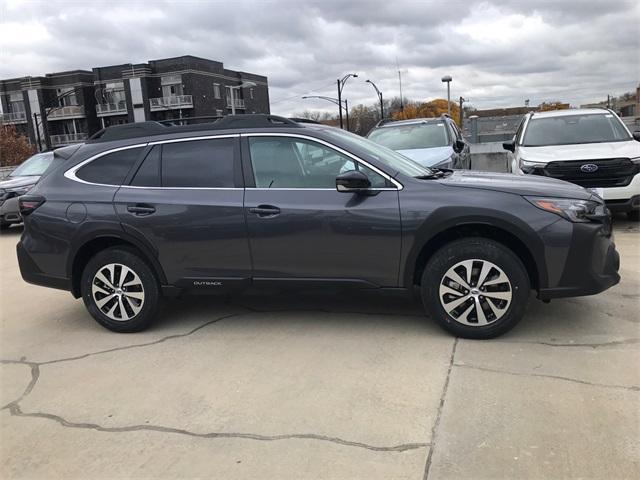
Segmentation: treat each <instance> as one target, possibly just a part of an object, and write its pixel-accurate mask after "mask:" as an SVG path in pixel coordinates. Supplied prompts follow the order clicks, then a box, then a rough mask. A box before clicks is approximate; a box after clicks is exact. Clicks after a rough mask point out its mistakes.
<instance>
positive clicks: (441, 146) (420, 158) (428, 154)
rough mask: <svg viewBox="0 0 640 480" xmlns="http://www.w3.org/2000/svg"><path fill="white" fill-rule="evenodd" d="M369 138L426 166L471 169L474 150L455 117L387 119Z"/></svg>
mask: <svg viewBox="0 0 640 480" xmlns="http://www.w3.org/2000/svg"><path fill="white" fill-rule="evenodd" d="M367 138H368V139H369V140H372V141H374V142H376V143H379V144H380V145H383V146H385V147H387V148H390V149H391V150H395V151H396V152H398V153H401V154H403V155H404V156H406V157H409V158H410V159H411V160H413V161H415V162H416V163H419V164H420V165H422V166H425V167H436V168H465V169H470V168H471V151H470V149H469V144H468V143H467V142H466V141H465V139H464V137H463V136H462V132H461V131H460V129H459V128H458V126H457V125H456V122H454V121H453V120H452V119H451V117H449V116H448V115H443V116H442V117H440V118H414V119H411V120H398V121H393V120H383V121H381V122H379V123H378V125H376V126H375V127H374V128H372V129H371V131H370V132H369V133H368V134H367Z"/></svg>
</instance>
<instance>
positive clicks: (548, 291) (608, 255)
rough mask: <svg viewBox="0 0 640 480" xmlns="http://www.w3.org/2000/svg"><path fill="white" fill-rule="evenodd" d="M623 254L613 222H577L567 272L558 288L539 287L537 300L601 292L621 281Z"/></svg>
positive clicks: (565, 271)
mask: <svg viewBox="0 0 640 480" xmlns="http://www.w3.org/2000/svg"><path fill="white" fill-rule="evenodd" d="M619 269H620V255H619V254H618V252H617V251H616V247H615V244H614V242H613V236H612V234H611V226H610V222H607V224H606V225H604V224H598V223H575V224H573V234H572V240H571V245H570V247H569V252H568V254H567V258H566V261H565V266H564V270H563V272H562V275H561V277H560V281H559V282H558V284H557V286H554V287H552V288H540V289H539V291H538V298H540V299H542V300H548V299H551V298H562V297H579V296H584V295H594V294H596V293H600V292H602V291H604V290H606V289H608V288H610V287H612V286H614V285H616V284H617V283H618V282H620V275H619V274H618V270H619Z"/></svg>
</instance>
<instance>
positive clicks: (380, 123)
mask: <svg viewBox="0 0 640 480" xmlns="http://www.w3.org/2000/svg"><path fill="white" fill-rule="evenodd" d="M392 122H395V119H393V118H383V119H382V120H380V121H378V123H376V124H375V125H374V127H373V128H376V127H381V126H383V125H386V124H387V123H392Z"/></svg>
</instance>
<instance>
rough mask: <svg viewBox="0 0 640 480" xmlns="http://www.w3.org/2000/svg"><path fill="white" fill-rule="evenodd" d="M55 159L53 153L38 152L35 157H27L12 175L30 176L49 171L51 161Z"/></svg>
mask: <svg viewBox="0 0 640 480" xmlns="http://www.w3.org/2000/svg"><path fill="white" fill-rule="evenodd" d="M52 160H53V153H52V152H48V153H38V154H36V155H34V156H33V157H30V158H28V159H26V160H25V161H24V162H22V163H21V164H20V165H19V166H18V167H17V168H16V169H15V170H14V171H13V172H11V175H9V176H10V177H28V176H40V175H42V174H44V172H46V171H47V168H49V165H51V161H52Z"/></svg>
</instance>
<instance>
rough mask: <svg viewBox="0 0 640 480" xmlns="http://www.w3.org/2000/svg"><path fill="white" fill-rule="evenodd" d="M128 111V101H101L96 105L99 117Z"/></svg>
mask: <svg viewBox="0 0 640 480" xmlns="http://www.w3.org/2000/svg"><path fill="white" fill-rule="evenodd" d="M122 113H127V102H125V101H121V102H117V103H99V104H97V105H96V114H97V115H98V116H99V117H104V116H106V115H119V114H122Z"/></svg>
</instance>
